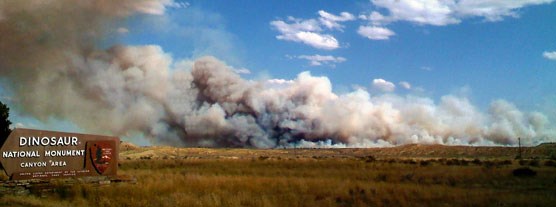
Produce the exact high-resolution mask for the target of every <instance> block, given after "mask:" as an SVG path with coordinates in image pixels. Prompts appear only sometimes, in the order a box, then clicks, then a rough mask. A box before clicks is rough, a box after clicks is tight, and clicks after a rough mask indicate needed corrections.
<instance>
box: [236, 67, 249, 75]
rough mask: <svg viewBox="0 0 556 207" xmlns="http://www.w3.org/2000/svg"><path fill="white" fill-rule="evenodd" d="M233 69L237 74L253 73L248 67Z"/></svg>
mask: <svg viewBox="0 0 556 207" xmlns="http://www.w3.org/2000/svg"><path fill="white" fill-rule="evenodd" d="M232 71H234V72H235V73H237V74H251V71H250V70H249V69H247V68H232Z"/></svg>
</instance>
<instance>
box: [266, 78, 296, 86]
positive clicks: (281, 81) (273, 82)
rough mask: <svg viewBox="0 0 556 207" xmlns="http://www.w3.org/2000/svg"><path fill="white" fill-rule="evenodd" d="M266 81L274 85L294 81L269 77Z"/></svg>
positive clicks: (287, 83)
mask: <svg viewBox="0 0 556 207" xmlns="http://www.w3.org/2000/svg"><path fill="white" fill-rule="evenodd" d="M266 82H267V83H269V84H275V85H289V84H293V83H294V81H293V80H286V79H269V80H267V81H266Z"/></svg>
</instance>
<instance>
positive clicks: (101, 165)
mask: <svg viewBox="0 0 556 207" xmlns="http://www.w3.org/2000/svg"><path fill="white" fill-rule="evenodd" d="M119 143H120V139H119V138H118V137H110V136H100V135H91V134H77V133H67V132H55V131H43V130H34V129H21V128H16V129H14V130H13V131H12V133H11V134H10V136H8V138H7V139H6V142H4V145H3V146H2V148H0V162H2V166H3V167H4V171H5V172H6V174H7V175H8V176H9V177H10V178H11V179H14V180H21V179H51V178H65V177H78V176H115V175H116V173H117V170H118V149H119V147H118V146H119Z"/></svg>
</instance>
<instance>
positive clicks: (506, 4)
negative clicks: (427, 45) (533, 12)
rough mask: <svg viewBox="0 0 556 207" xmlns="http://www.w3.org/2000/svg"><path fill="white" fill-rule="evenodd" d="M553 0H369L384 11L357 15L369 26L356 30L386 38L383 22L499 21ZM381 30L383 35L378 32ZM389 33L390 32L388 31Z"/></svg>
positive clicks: (443, 24) (366, 35)
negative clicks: (528, 7) (527, 7)
mask: <svg viewBox="0 0 556 207" xmlns="http://www.w3.org/2000/svg"><path fill="white" fill-rule="evenodd" d="M553 1H554V0H396V1H392V0H371V2H372V4H373V5H374V6H375V7H378V8H380V9H382V10H385V13H379V12H378V11H372V12H371V14H369V15H364V14H362V15H359V18H360V19H362V20H367V21H369V24H370V25H373V26H376V27H370V26H361V27H359V31H358V33H359V34H361V35H363V36H365V37H367V38H369V39H372V40H384V39H388V37H389V36H388V35H386V34H388V32H391V33H392V35H393V34H394V32H392V31H390V30H389V29H387V28H385V27H384V26H385V25H387V24H389V23H392V22H397V21H407V22H412V23H416V24H421V25H435V26H445V25H450V24H459V23H460V22H461V21H463V20H464V19H467V18H477V17H478V18H482V19H484V20H486V21H501V20H503V19H504V18H505V17H514V18H516V17H519V13H518V11H519V9H521V8H523V7H526V6H531V5H540V4H547V3H552V2H553ZM381 34H382V35H381ZM390 36H391V35H390Z"/></svg>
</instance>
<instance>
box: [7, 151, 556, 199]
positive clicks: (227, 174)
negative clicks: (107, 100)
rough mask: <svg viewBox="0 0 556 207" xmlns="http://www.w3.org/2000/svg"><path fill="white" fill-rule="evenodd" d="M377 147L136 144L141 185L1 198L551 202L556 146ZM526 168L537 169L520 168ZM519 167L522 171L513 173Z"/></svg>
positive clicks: (124, 168)
mask: <svg viewBox="0 0 556 207" xmlns="http://www.w3.org/2000/svg"><path fill="white" fill-rule="evenodd" d="M523 151H524V153H523V155H524V158H525V159H523V160H516V159H514V158H515V155H516V153H517V149H516V148H506V147H448V146H435V145H432V146H421V145H408V146H402V147H395V148H373V149H274V150H255V149H203V148H179V149H178V148H171V147H134V146H131V145H127V146H124V147H122V151H121V152H120V159H121V161H120V169H119V174H121V175H122V176H131V177H135V178H136V179H137V182H136V183H125V182H123V183H111V184H109V185H107V184H66V183H63V182H53V185H55V186H56V187H55V188H54V190H53V191H52V192H51V193H48V194H31V195H3V196H2V197H1V198H0V205H3V206H554V204H555V203H556V196H555V195H556V161H555V160H554V158H555V153H556V147H555V146H554V145H543V146H539V147H529V148H524V150H523ZM520 168H522V169H523V168H526V169H530V170H531V171H516V169H520ZM516 173H517V174H516Z"/></svg>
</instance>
